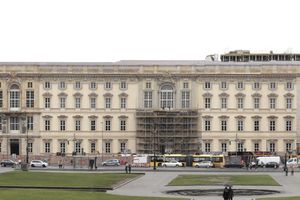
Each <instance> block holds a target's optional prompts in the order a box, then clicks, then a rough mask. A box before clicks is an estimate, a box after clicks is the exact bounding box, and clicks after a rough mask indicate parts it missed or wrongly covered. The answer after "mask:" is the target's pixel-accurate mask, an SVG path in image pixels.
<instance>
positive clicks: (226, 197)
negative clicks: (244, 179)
mask: <svg viewBox="0 0 300 200" xmlns="http://www.w3.org/2000/svg"><path fill="white" fill-rule="evenodd" d="M228 198H229V190H228V187H227V186H226V187H225V188H224V191H223V199H224V200H228Z"/></svg>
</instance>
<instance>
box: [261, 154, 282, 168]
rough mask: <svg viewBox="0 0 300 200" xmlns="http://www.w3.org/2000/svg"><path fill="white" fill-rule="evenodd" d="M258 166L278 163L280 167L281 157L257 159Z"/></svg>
mask: <svg viewBox="0 0 300 200" xmlns="http://www.w3.org/2000/svg"><path fill="white" fill-rule="evenodd" d="M256 160H257V163H258V166H261V167H263V166H265V165H266V164H267V163H270V162H276V163H277V164H278V165H279V164H280V157H279V156H262V157H257V158H256Z"/></svg>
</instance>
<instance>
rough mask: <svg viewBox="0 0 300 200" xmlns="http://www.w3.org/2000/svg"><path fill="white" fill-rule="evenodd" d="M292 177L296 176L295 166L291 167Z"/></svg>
mask: <svg viewBox="0 0 300 200" xmlns="http://www.w3.org/2000/svg"><path fill="white" fill-rule="evenodd" d="M291 175H292V176H294V166H292V167H291Z"/></svg>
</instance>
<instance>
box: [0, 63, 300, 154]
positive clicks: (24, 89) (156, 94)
mask: <svg viewBox="0 0 300 200" xmlns="http://www.w3.org/2000/svg"><path fill="white" fill-rule="evenodd" d="M299 95H300V62H298V61H290V60H284V61H272V60H271V61H268V62H264V61H257V62H256V61H255V62H234V61H228V60H226V62H221V61H155V60H153V61H119V62H112V63H1V64H0V111H1V113H0V117H1V120H0V152H1V155H2V156H7V157H10V156H11V155H12V154H16V155H20V156H25V155H26V153H27V150H26V149H27V145H28V153H29V155H31V156H32V155H38V156H49V155H61V154H64V155H66V156H72V155H73V154H74V152H76V153H77V154H85V155H103V154H105V155H108V154H117V153H153V152H157V153H158V152H160V153H186V154H193V153H201V152H207V153H214V152H228V151H253V152H261V151H263V152H273V153H276V154H278V155H282V154H284V153H286V152H287V151H289V152H295V153H296V152H299V150H300V145H299V144H300V127H299V126H300V123H298V119H299V117H300V105H299V103H298V101H297V99H299ZM297 108H298V109H297Z"/></svg>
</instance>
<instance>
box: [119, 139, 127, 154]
mask: <svg viewBox="0 0 300 200" xmlns="http://www.w3.org/2000/svg"><path fill="white" fill-rule="evenodd" d="M120 151H121V152H122V153H126V143H125V142H121V143H120Z"/></svg>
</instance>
